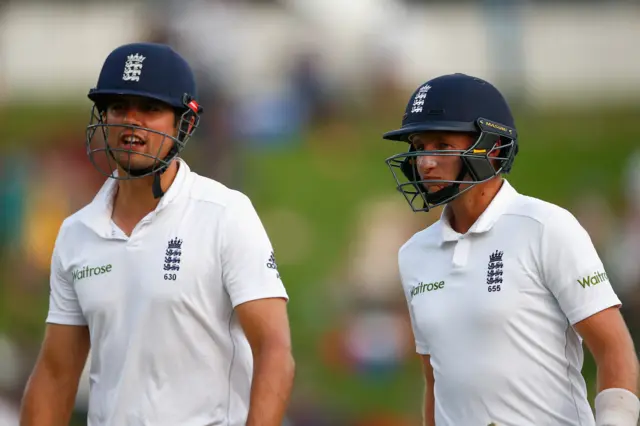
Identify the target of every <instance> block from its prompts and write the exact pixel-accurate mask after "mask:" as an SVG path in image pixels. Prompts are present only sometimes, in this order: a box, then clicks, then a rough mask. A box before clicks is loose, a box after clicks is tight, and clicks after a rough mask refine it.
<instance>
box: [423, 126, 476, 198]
mask: <svg viewBox="0 0 640 426" xmlns="http://www.w3.org/2000/svg"><path fill="white" fill-rule="evenodd" d="M474 142H475V140H474V139H473V137H471V136H469V135H466V134H463V133H449V132H425V133H419V134H416V135H413V136H412V137H411V144H412V145H413V147H414V149H415V150H416V152H421V151H452V154H459V153H460V151H464V150H467V149H469V148H470V147H471V145H472V144H473V143H474ZM456 151H458V152H456ZM416 165H417V170H418V174H419V175H420V179H422V180H450V181H453V180H456V179H457V178H458V175H459V174H460V170H461V169H462V160H461V159H460V157H459V156H458V155H420V156H418V157H417V158H416ZM447 185H448V184H446V183H432V184H428V183H427V184H424V186H425V187H426V188H427V189H428V190H429V192H430V193H433V192H436V191H439V190H441V189H443V188H444V187H445V186H447Z"/></svg>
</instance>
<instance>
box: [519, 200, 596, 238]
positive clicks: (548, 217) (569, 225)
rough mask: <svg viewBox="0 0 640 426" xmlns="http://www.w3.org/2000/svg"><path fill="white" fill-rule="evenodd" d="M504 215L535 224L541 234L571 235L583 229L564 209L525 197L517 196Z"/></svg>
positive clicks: (571, 214)
mask: <svg viewBox="0 0 640 426" xmlns="http://www.w3.org/2000/svg"><path fill="white" fill-rule="evenodd" d="M506 215H508V216H516V217H519V218H522V220H525V221H532V222H535V223H537V224H538V225H539V226H538V227H539V229H540V231H541V232H543V233H552V234H558V235H571V234H572V233H574V232H581V231H582V230H583V229H584V228H582V226H581V225H580V223H579V222H578V219H577V218H576V217H575V216H574V215H573V213H571V212H570V211H569V210H567V209H566V208H564V207H561V206H559V205H557V204H553V203H551V202H548V201H544V200H541V199H539V198H535V197H530V196H526V195H518V197H517V198H516V200H515V201H514V202H513V203H512V204H511V205H510V206H509V208H508V209H507V211H506Z"/></svg>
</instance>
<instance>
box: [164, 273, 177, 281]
mask: <svg viewBox="0 0 640 426" xmlns="http://www.w3.org/2000/svg"><path fill="white" fill-rule="evenodd" d="M164 279H165V280H167V281H175V280H176V274H164Z"/></svg>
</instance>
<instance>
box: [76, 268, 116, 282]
mask: <svg viewBox="0 0 640 426" xmlns="http://www.w3.org/2000/svg"><path fill="white" fill-rule="evenodd" d="M111 268H112V266H111V264H109V265H103V266H85V267H84V268H82V269H76V270H75V271H73V272H71V275H72V276H73V280H74V281H79V280H81V279H83V278H88V277H92V276H94V275H101V274H107V273H109V272H111Z"/></svg>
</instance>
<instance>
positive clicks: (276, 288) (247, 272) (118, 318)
mask: <svg viewBox="0 0 640 426" xmlns="http://www.w3.org/2000/svg"><path fill="white" fill-rule="evenodd" d="M178 161H180V164H179V165H180V167H179V170H178V174H177V176H176V178H175V180H174V182H173V184H172V185H171V187H170V188H169V189H168V191H167V193H166V194H165V195H164V197H163V198H162V199H161V200H160V203H159V205H158V207H157V208H156V209H155V211H153V212H152V213H150V214H149V215H148V216H147V217H146V218H144V219H143V220H142V221H141V222H140V223H139V224H138V226H136V228H135V229H134V231H133V232H132V234H131V236H130V237H127V236H126V235H125V234H124V233H123V232H122V231H120V230H119V229H118V228H117V227H116V226H115V225H114V223H113V222H112V220H111V211H112V200H113V195H114V190H115V189H116V188H117V186H116V181H115V180H113V179H108V180H107V182H106V183H105V184H104V186H103V187H102V189H101V190H100V192H99V193H98V194H97V195H96V197H95V198H94V200H93V201H92V202H91V203H90V204H89V205H88V206H87V207H85V208H84V209H82V210H80V211H79V212H77V213H75V214H74V215H72V216H70V217H69V218H67V219H66V220H65V221H64V223H63V225H62V227H61V229H60V232H59V235H58V238H57V241H56V245H55V249H54V252H53V257H52V266H51V298H50V309H49V315H48V318H47V322H49V323H56V324H69V325H85V324H86V325H88V327H89V330H90V334H91V348H92V349H91V351H92V356H91V366H90V386H91V388H90V389H91V390H90V396H89V421H88V424H89V425H90V426H103V425H105V426H106V425H109V426H125V425H126V426H143V425H144V426H151V425H153V426H177V425H180V426H204V425H223V426H240V425H244V424H245V421H246V416H247V411H248V407H249V394H250V387H251V379H252V374H253V373H252V366H253V358H252V354H251V349H250V346H249V344H248V341H247V339H246V337H245V335H244V333H243V331H242V329H241V327H240V324H239V322H238V320H237V317H236V316H235V315H234V309H233V308H234V307H235V306H237V305H239V304H241V303H244V302H247V301H250V300H254V299H260V298H269V297H280V298H285V299H287V293H286V291H285V288H284V286H283V284H282V282H281V280H280V276H279V274H278V271H277V269H276V264H275V259H274V255H273V249H272V246H271V243H270V241H269V238H268V236H267V234H266V232H265V229H264V227H263V225H262V223H261V221H260V219H259V217H258V215H257V213H256V211H255V209H254V207H253V206H252V204H251V202H250V200H249V199H248V198H247V197H246V196H245V195H243V194H242V193H240V192H237V191H234V190H231V189H228V188H227V187H225V186H223V185H222V184H220V183H217V182H215V181H213V180H210V179H207V178H204V177H202V176H199V175H197V174H195V173H193V172H191V171H190V170H189V167H188V166H187V164H186V163H185V162H184V161H182V160H178Z"/></svg>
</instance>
